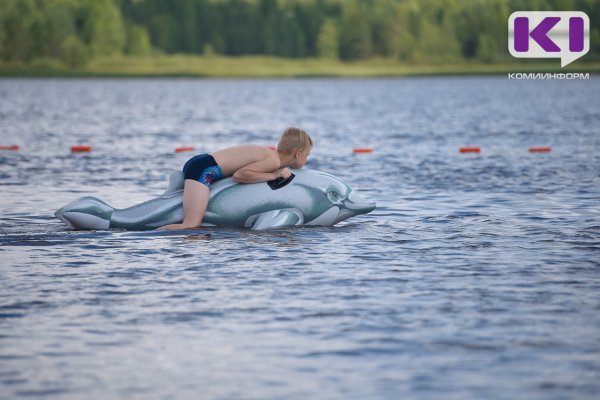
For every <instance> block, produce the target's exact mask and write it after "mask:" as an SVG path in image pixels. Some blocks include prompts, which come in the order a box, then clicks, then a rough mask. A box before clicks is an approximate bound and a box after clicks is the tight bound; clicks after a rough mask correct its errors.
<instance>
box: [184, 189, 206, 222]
mask: <svg viewBox="0 0 600 400" xmlns="http://www.w3.org/2000/svg"><path fill="white" fill-rule="evenodd" d="M209 194H210V190H209V189H208V187H207V186H206V185H204V184H202V183H200V182H198V181H194V180H192V179H186V180H185V182H184V186H183V215H184V218H183V223H182V225H183V226H184V227H186V228H196V227H198V226H200V224H201V223H202V218H204V213H205V212H206V207H207V206H208V196H209Z"/></svg>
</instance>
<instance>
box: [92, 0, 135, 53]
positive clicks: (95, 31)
mask: <svg viewBox="0 0 600 400" xmlns="http://www.w3.org/2000/svg"><path fill="white" fill-rule="evenodd" d="M82 13H83V38H84V39H85V41H86V42H87V43H88V46H89V50H90V52H91V54H92V56H94V57H98V56H112V55H115V54H121V53H122V52H123V48H124V46H125V29H124V25H123V18H122V16H121V12H120V10H119V8H118V7H117V6H116V4H115V3H114V1H113V0H86V1H85V2H84V3H83V5H82Z"/></svg>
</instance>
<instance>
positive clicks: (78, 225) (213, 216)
mask: <svg viewBox="0 0 600 400" xmlns="http://www.w3.org/2000/svg"><path fill="white" fill-rule="evenodd" d="M183 181H184V178H183V173H182V172H179V171H175V172H173V173H172V174H171V178H170V181H169V187H168V189H167V190H166V192H165V193H164V194H163V195H161V196H159V197H157V198H155V199H152V200H148V201H145V202H143V203H140V204H137V205H134V206H131V207H128V208H123V209H115V208H113V207H111V206H109V205H108V204H106V203H105V202H103V201H102V200H100V199H97V198H95V197H89V196H87V197H81V198H79V199H77V200H75V201H73V202H71V203H69V204H67V205H66V206H64V207H62V208H61V209H59V210H58V211H56V212H55V213H54V215H55V216H56V217H57V218H58V219H60V220H61V221H63V222H65V223H66V224H67V225H69V226H71V227H73V228H75V229H93V230H107V229H125V230H137V231H143V230H151V229H155V228H158V227H161V226H163V225H167V224H173V223H179V222H181V221H182V220H183ZM374 209H375V203H373V202H371V201H368V200H366V199H364V198H362V197H360V196H359V195H358V194H356V193H355V192H354V191H353V190H352V189H351V188H350V187H349V186H348V185H346V184H345V183H343V182H342V181H340V180H339V179H338V178H336V177H335V176H333V175H330V174H327V173H324V172H320V171H316V170H308V169H298V170H293V173H292V175H291V176H290V177H289V178H287V179H283V178H278V179H276V180H274V181H269V182H261V183H252V184H240V183H236V182H235V181H234V180H233V179H232V178H225V179H222V180H219V181H217V182H215V183H214V184H213V185H211V188H210V197H209V201H208V207H207V209H206V213H205V215H204V219H203V220H202V226H215V225H218V226H227V227H238V228H243V227H246V228H251V229H272V228H285V227H292V226H299V225H321V226H331V225H334V224H336V223H338V222H340V221H343V220H345V219H347V218H350V217H353V216H355V215H359V214H366V213H369V212H371V211H373V210H374Z"/></svg>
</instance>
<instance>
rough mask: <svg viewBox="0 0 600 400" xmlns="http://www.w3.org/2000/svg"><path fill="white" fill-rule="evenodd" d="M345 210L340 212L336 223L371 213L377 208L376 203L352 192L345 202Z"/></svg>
mask: <svg viewBox="0 0 600 400" xmlns="http://www.w3.org/2000/svg"><path fill="white" fill-rule="evenodd" d="M343 206H344V207H343V208H342V209H341V210H340V212H339V214H338V216H337V218H336V219H335V223H336V224H337V223H338V222H340V221H343V220H345V219H347V218H350V217H354V216H356V215H360V214H367V213H370V212H371V211H373V210H374V209H375V207H376V206H377V205H376V204H375V202H372V201H369V200H367V199H365V198H363V197H361V196H359V195H358V194H356V193H354V191H351V192H350V193H349V194H348V197H347V198H346V200H344V202H343Z"/></svg>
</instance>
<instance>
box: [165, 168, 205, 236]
mask: <svg viewBox="0 0 600 400" xmlns="http://www.w3.org/2000/svg"><path fill="white" fill-rule="evenodd" d="M209 194H210V190H209V189H208V187H207V186H206V185H204V184H202V183H200V182H198V181H195V180H193V179H186V180H185V181H184V186H183V222H182V223H181V224H170V225H165V226H161V227H160V228H158V229H156V230H157V231H166V230H174V229H188V228H196V227H198V226H200V224H201V223H202V219H203V218H204V213H205V212H206V207H207V206H208V196H209Z"/></svg>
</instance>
